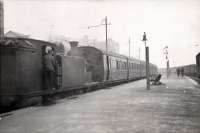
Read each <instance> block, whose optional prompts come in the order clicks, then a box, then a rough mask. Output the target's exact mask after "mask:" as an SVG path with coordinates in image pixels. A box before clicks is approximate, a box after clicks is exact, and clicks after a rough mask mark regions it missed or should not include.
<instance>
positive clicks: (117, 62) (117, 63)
mask: <svg viewBox="0 0 200 133" xmlns="http://www.w3.org/2000/svg"><path fill="white" fill-rule="evenodd" d="M116 68H117V69H119V61H117V60H116Z"/></svg>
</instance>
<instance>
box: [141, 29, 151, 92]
mask: <svg viewBox="0 0 200 133" xmlns="http://www.w3.org/2000/svg"><path fill="white" fill-rule="evenodd" d="M142 41H143V42H144V44H145V57H146V78H147V80H146V83H147V90H150V76H149V47H148V46H146V41H147V37H146V33H145V32H144V34H143V39H142Z"/></svg>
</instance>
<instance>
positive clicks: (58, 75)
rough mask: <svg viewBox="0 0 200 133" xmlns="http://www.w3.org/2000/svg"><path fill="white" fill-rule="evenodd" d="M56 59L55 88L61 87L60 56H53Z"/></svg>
mask: <svg viewBox="0 0 200 133" xmlns="http://www.w3.org/2000/svg"><path fill="white" fill-rule="evenodd" d="M55 59H56V72H55V84H56V88H57V89H60V88H61V87H62V57H61V56H60V55H56V56H55Z"/></svg>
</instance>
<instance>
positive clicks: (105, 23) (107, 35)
mask: <svg viewBox="0 0 200 133" xmlns="http://www.w3.org/2000/svg"><path fill="white" fill-rule="evenodd" d="M105 26H106V54H108V27H107V16H106V18H105Z"/></svg>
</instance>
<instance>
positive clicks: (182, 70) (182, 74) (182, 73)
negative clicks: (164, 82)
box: [180, 67, 184, 77]
mask: <svg viewBox="0 0 200 133" xmlns="http://www.w3.org/2000/svg"><path fill="white" fill-rule="evenodd" d="M180 71H181V76H182V77H183V76H184V68H183V67H182V68H181V70H180Z"/></svg>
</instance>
